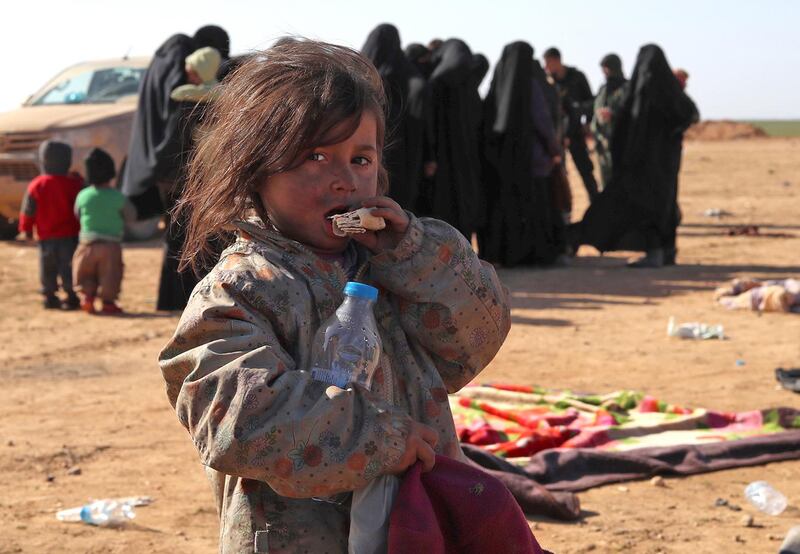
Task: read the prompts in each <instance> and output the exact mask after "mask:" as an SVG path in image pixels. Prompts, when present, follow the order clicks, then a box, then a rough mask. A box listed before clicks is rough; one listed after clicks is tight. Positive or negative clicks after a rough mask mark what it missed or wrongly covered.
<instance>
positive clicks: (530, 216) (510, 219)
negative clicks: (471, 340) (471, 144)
mask: <svg viewBox="0 0 800 554" xmlns="http://www.w3.org/2000/svg"><path fill="white" fill-rule="evenodd" d="M533 66H534V60H533V48H532V47H531V46H530V45H529V44H528V43H526V42H522V41H517V42H512V43H511V44H508V45H506V47H505V48H503V53H502V55H501V57H500V60H499V61H498V62H497V65H496V67H495V70H494V75H493V77H492V84H491V86H490V88H489V93H488V94H487V95H486V99H485V101H484V123H483V154H484V159H485V164H484V172H483V175H484V178H483V182H484V184H485V187H486V189H485V190H486V193H485V198H486V203H487V206H488V208H489V210H490V212H489V217H488V220H487V222H486V227H485V228H484V229H483V230H482V231H481V232H480V233H479V237H480V243H479V244H480V255H481V257H482V258H484V259H486V260H489V261H492V262H499V263H502V264H504V265H508V266H511V265H516V264H519V263H550V262H552V261H553V259H555V257H556V256H557V255H558V252H559V247H560V243H559V241H558V240H557V228H556V225H555V221H556V220H557V215H556V214H555V213H554V207H553V204H552V202H551V201H550V195H549V193H548V182H547V180H546V179H545V178H543V177H536V175H535V173H534V167H533V152H534V148H535V143H536V141H541V140H542V139H541V138H540V137H538V136H537V133H536V127H535V124H534V117H535V116H536V115H537V114H538V115H539V116H540V120H541V121H544V122H545V123H546V124H547V125H550V124H551V120H550V118H549V117H548V116H547V114H545V113H544V111H546V106H545V105H544V104H543V102H544V101H545V100H544V97H543V95H541V94H539V95H534V91H533V87H534V86H536V87H538V86H539V85H538V83H536V81H535V77H534V67H533ZM536 102H538V103H539V105H536ZM535 110H538V111H537V112H536V113H535ZM551 137H552V130H551Z"/></svg>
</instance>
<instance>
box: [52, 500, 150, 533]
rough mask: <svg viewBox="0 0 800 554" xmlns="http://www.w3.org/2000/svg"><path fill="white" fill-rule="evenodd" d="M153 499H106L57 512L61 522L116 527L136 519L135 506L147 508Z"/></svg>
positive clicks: (57, 517)
mask: <svg viewBox="0 0 800 554" xmlns="http://www.w3.org/2000/svg"><path fill="white" fill-rule="evenodd" d="M152 502H153V499H152V498H150V497H149V496H128V497H125V498H105V499H102V500H95V501H94V502H90V503H89V504H85V505H83V506H78V507H77V508H68V509H66V510H60V511H58V512H56V519H58V520H59V521H66V522H76V521H82V522H84V523H88V524H89V525H97V526H101V527H116V526H119V525H122V524H124V523H125V522H127V521H130V520H131V519H133V518H134V517H136V513H135V512H134V510H133V507H134V506H147V505H148V504H150V503H152Z"/></svg>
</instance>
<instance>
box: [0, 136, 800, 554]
mask: <svg viewBox="0 0 800 554" xmlns="http://www.w3.org/2000/svg"><path fill="white" fill-rule="evenodd" d="M571 177H572V183H573V190H574V193H575V197H576V210H575V213H576V215H577V214H580V213H582V211H583V210H582V208H583V207H584V206H585V194H584V192H583V189H582V187H581V186H580V184H579V181H578V180H577V176H576V174H575V172H574V171H572V172H571ZM681 187H682V189H681V190H682V193H681V205H682V208H683V213H684V224H683V226H682V227H681V229H680V237H679V248H680V252H679V263H680V265H678V266H676V267H670V268H666V269H661V270H629V269H626V268H625V267H624V256H622V255H613V256H605V257H599V256H598V255H597V253H596V252H594V251H593V250H592V249H590V248H586V247H584V249H583V250H582V251H581V252H580V257H579V258H578V259H576V261H575V263H574V264H573V266H572V267H567V268H557V269H547V270H532V269H519V270H512V271H502V272H501V274H502V278H503V279H504V280H505V282H506V283H507V285H508V286H509V288H510V289H511V291H512V295H513V296H512V303H513V316H514V327H513V329H512V331H511V335H510V336H509V338H508V341H507V342H506V344H505V346H504V347H503V349H502V350H501V352H500V354H499V355H498V356H497V358H496V359H495V360H494V362H493V363H492V364H491V366H490V367H489V368H488V369H487V370H486V371H485V372H484V373H483V375H482V376H481V377H480V378H481V379H483V380H503V381H514V382H518V383H526V384H538V385H542V386H546V387H552V388H570V389H573V390H581V391H596V392H609V391H612V390H615V389H619V388H632V389H639V390H643V391H647V392H649V393H651V394H653V395H655V396H657V397H658V398H662V399H665V400H668V401H670V402H674V403H679V404H682V405H689V406H698V405H701V406H705V407H709V408H717V409H725V410H747V409H754V408H762V407H769V406H794V407H798V405H799V404H800V396H798V395H793V394H792V393H790V392H787V391H785V390H782V389H779V388H777V387H776V382H775V380H774V377H773V369H774V368H775V367H777V366H784V367H791V366H799V365H800V316H798V315H775V314H772V315H769V314H768V315H763V316H762V317H759V316H757V315H756V314H754V313H750V312H728V311H725V310H723V309H722V308H720V307H718V306H716V305H715V304H714V302H713V300H712V297H711V292H712V290H713V288H714V287H715V286H716V285H717V284H718V283H719V282H721V281H725V280H728V279H731V278H733V277H736V276H745V275H752V276H756V277H773V278H777V277H781V276H789V275H794V276H798V275H800V139H752V140H744V141H728V142H702V143H701V142H694V143H688V144H687V145H686V148H685V154H684V166H683V174H682V180H681ZM707 208H721V209H724V210H726V211H728V212H731V213H732V214H733V215H732V216H730V217H726V218H723V219H719V218H716V219H715V218H709V217H705V216H703V215H702V212H703V211H704V210H705V209H707ZM734 224H756V225H759V226H760V230H761V232H762V234H765V235H766V236H760V237H730V236H727V233H726V230H727V228H728V227H729V226H730V225H734ZM770 235H773V236H770ZM787 235H788V236H787ZM160 256H161V250H160V245H159V244H158V243H157V242H152V243H147V244H137V245H128V247H127V248H126V250H125V263H126V271H127V274H126V278H125V282H124V291H123V297H122V304H123V306H124V307H125V308H126V309H127V310H128V314H127V316H125V317H118V318H108V317H99V316H95V317H90V316H86V315H84V314H81V313H69V312H45V311H44V310H42V309H41V307H40V298H39V296H38V294H37V271H38V269H37V252H36V249H35V247H34V246H29V245H22V244H19V243H0V259H1V260H2V261H3V262H2V264H1V265H2V268H0V283H2V286H3V291H4V293H5V294H4V296H3V300H2V309H0V345H2V347H0V383H1V384H2V390H3V391H4V393H3V394H4V396H3V401H2V402H0V491H2V494H0V529H2V531H1V532H0V553H11V552H37V553H38V552H76V553H106V552H111V553H118V552H134V553H143V552H159V553H162V552H163V553H166V552H169V553H201V554H202V553H212V552H215V551H216V544H217V539H216V536H217V521H216V512H215V508H214V506H213V504H212V502H211V494H210V491H209V488H208V486H207V484H206V482H205V477H204V475H203V472H202V469H201V467H200V465H199V463H198V462H197V457H196V454H195V452H194V450H193V447H192V445H191V443H190V441H189V440H188V437H187V435H186V432H185V431H184V430H183V429H182V428H181V427H180V425H179V424H178V421H177V418H176V417H175V416H174V415H173V413H172V412H171V409H170V406H169V404H168V403H167V400H166V396H165V393H164V386H163V384H162V381H161V377H160V374H159V371H158V367H157V366H156V363H155V358H156V354H157V352H158V351H159V349H160V347H161V346H162V345H163V344H164V342H165V341H166V340H167V338H168V336H169V335H170V334H171V332H172V331H173V329H174V328H175V325H176V323H177V317H176V316H175V315H173V314H162V313H157V312H155V311H154V309H153V306H154V303H155V299H154V297H155V291H156V285H157V281H158V269H159V265H160ZM671 315H674V316H676V317H677V318H678V320H680V321H705V322H708V323H722V324H724V326H725V329H726V332H727V333H728V334H729V335H730V340H727V341H708V342H691V341H679V340H677V339H669V338H667V337H666V333H665V329H666V324H667V320H668V318H669V316H671ZM737 360H743V361H744V362H745V364H746V365H744V366H738V365H737V364H736V361H737ZM75 468H79V469H80V472H79V473H78V472H77V470H76V469H75ZM76 473H78V474H76ZM762 478H766V479H768V480H769V481H770V482H772V483H773V484H774V485H775V486H776V487H777V488H779V489H780V490H782V491H783V492H784V493H785V494H786V495H787V496H788V497H789V500H790V508H789V509H787V510H786V511H785V512H784V513H783V514H781V515H780V516H777V517H770V516H766V515H761V514H760V513H759V512H757V511H756V510H755V509H754V508H751V507H750V506H749V505H746V503H745V500H744V498H743V496H742V490H743V488H744V486H745V485H746V484H747V483H748V482H750V481H752V480H755V479H762ZM129 495H150V496H152V497H154V498H155V502H154V503H153V504H152V505H150V506H148V507H143V508H139V509H138V512H137V514H138V515H137V518H136V519H135V520H134V523H133V524H131V525H129V526H128V527H126V528H124V529H118V530H115V529H102V528H93V527H89V526H86V525H83V524H66V523H60V522H57V521H56V520H55V517H54V514H55V511H56V510H57V509H59V508H62V507H70V506H74V505H79V504H81V503H83V502H84V501H86V500H87V499H89V498H90V497H94V498H102V497H113V496H129ZM717 498H725V499H728V500H729V501H730V502H731V503H734V504H739V505H741V506H742V511H739V512H735V511H731V510H729V509H726V508H720V507H715V506H714V503H715V500H716V499H717ZM580 499H581V502H582V506H583V509H584V517H583V519H582V520H581V521H579V522H577V523H560V522H555V521H551V520H546V519H532V520H531V524H532V526H533V528H534V529H535V533H536V535H537V537H538V539H539V541H540V542H541V544H542V545H543V546H544V547H546V548H548V549H550V550H552V551H554V552H558V553H562V552H589V551H593V552H642V553H644V552H675V553H677V552H695V553H718V552H748V553H752V554H755V553H762V552H763V553H768V552H776V551H777V548H778V545H779V544H780V540H781V537H783V535H784V534H785V533H786V531H787V530H788V529H789V528H790V527H791V526H792V525H795V524H797V523H798V521H799V520H800V461H796V462H784V463H778V464H773V465H770V466H766V467H763V466H762V467H753V468H746V469H738V470H730V471H724V472H718V473H713V474H707V475H700V476H693V477H689V478H684V479H668V480H667V487H666V488H658V487H653V486H652V485H650V484H649V483H648V482H634V483H626V484H625V485H624V486H618V485H612V486H607V487H603V488H598V489H594V490H590V491H587V492H585V493H581V494H580ZM744 514H750V515H752V516H753V517H754V518H755V525H754V526H753V527H745V526H743V525H742V523H741V520H742V517H743V515H744Z"/></svg>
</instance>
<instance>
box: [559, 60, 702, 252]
mask: <svg viewBox="0 0 800 554" xmlns="http://www.w3.org/2000/svg"><path fill="white" fill-rule="evenodd" d="M625 94H626V96H625V97H624V99H623V100H622V106H621V107H620V109H619V111H618V112H616V113H615V116H616V123H615V126H614V130H613V134H612V136H611V141H610V147H611V158H612V168H611V179H610V182H609V184H608V186H606V188H605V189H604V190H603V192H602V193H601V194H600V196H599V197H598V199H597V202H593V203H592V205H591V206H590V207H589V209H588V210H587V211H586V213H585V214H584V217H583V221H581V222H580V223H579V224H577V225H576V226H575V227H574V229H573V231H574V235H573V237H574V238H573V246H577V245H579V244H591V245H592V246H594V247H595V248H597V249H598V250H600V251H601V252H605V251H609V250H644V251H645V252H646V255H645V256H644V257H642V258H640V259H638V260H636V261H634V262H632V263H631V264H629V265H631V266H632V267H661V266H662V265H664V264H665V263H670V262H673V263H674V255H675V234H676V228H677V226H678V223H679V220H680V211H679V209H678V203H677V186H678V179H677V174H676V171H675V168H676V167H678V165H679V160H676V159H675V158H676V156H677V157H680V148H679V147H680V144H681V142H682V141H683V132H684V131H685V130H686V128H687V127H688V126H689V125H690V124H691V123H692V121H693V118H694V117H695V107H694V104H693V102H692V101H691V100H690V99H689V97H688V96H686V94H685V93H684V92H683V91H682V90H681V87H680V84H679V83H678V80H677V79H676V78H675V76H674V75H673V73H672V70H671V69H670V67H669V64H668V63H667V59H666V57H665V56H664V52H663V51H662V50H661V48H659V47H658V46H656V45H654V44H648V45H646V46H643V47H642V48H641V50H639V55H638V57H637V58H636V65H635V67H634V70H633V74H632V75H631V80H630V82H629V84H628V88H627V91H626V93H625Z"/></svg>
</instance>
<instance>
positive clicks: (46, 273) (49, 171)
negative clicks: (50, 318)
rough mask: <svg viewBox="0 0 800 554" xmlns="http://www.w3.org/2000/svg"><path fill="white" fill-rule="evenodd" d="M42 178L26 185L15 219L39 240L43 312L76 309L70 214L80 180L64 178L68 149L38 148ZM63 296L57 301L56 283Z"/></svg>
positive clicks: (74, 232)
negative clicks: (34, 233) (19, 209)
mask: <svg viewBox="0 0 800 554" xmlns="http://www.w3.org/2000/svg"><path fill="white" fill-rule="evenodd" d="M39 163H40V164H41V168H42V174H41V175H39V176H38V177H36V178H35V179H34V180H33V181H31V183H30V184H29V185H28V190H27V192H26V193H25V197H24V199H23V201H22V209H21V211H20V215H19V232H20V233H24V235H25V237H26V238H27V239H29V240H30V239H32V238H33V229H34V227H35V228H36V234H37V236H38V238H39V277H40V279H41V283H42V294H44V307H45V308H46V309H57V308H63V309H65V310H74V309H77V308H78V306H79V305H80V300H79V299H78V297H77V295H76V294H75V291H73V290H72V254H73V253H74V252H75V247H76V246H77V245H78V231H79V230H80V227H79V226H78V220H77V219H75V214H74V213H72V205H73V204H74V203H75V197H76V196H77V195H78V192H79V191H80V190H81V187H82V186H83V181H82V180H81V178H80V177H79V176H77V175H74V174H68V173H69V168H70V166H71V165H72V148H71V147H70V145H69V144H65V143H63V142H58V141H55V140H48V141H45V142H43V143H42V144H41V146H39ZM59 277H60V278H61V288H62V289H63V291H64V292H65V293H66V294H67V298H66V299H65V300H63V301H62V300H61V299H59V297H58V296H57V295H56V293H57V292H58V279H59Z"/></svg>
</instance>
